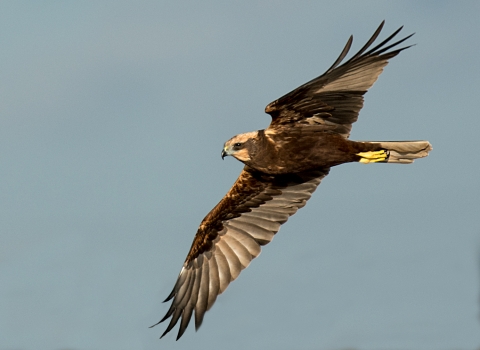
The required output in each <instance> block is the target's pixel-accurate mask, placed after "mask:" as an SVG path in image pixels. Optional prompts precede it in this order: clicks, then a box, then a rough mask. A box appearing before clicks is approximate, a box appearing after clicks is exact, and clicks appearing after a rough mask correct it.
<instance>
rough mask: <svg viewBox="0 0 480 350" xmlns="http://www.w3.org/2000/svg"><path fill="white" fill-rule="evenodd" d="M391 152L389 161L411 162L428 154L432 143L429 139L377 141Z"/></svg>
mask: <svg viewBox="0 0 480 350" xmlns="http://www.w3.org/2000/svg"><path fill="white" fill-rule="evenodd" d="M375 143H377V144H378V143H379V144H380V146H381V147H382V148H383V149H386V150H387V151H388V152H389V156H388V158H387V163H402V164H409V163H413V161H414V160H415V159H417V158H423V157H426V156H428V152H430V151H431V150H432V145H431V144H430V142H428V141H377V142H375Z"/></svg>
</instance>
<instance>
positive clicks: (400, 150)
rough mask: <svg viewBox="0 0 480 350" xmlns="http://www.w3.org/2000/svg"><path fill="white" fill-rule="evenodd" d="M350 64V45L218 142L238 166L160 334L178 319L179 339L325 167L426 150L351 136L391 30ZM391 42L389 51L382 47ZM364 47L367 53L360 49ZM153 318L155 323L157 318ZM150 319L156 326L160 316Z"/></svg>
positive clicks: (203, 228) (201, 231)
mask: <svg viewBox="0 0 480 350" xmlns="http://www.w3.org/2000/svg"><path fill="white" fill-rule="evenodd" d="M383 24H384V23H383V22H382V24H381V25H380V26H379V28H378V29H377V30H376V31H375V33H374V34H373V36H372V37H371V38H370V40H369V41H368V42H367V43H366V44H365V45H364V47H363V48H362V49H360V51H359V52H358V53H357V54H355V55H354V56H353V57H352V58H350V59H349V60H348V61H347V62H345V63H344V64H342V65H340V63H341V62H342V60H343V59H344V58H345V56H346V55H347V53H348V51H349V49H350V46H351V44H352V37H350V39H349V40H348V42H347V44H346V46H345V48H344V49H343V51H342V53H341V54H340V56H339V57H338V59H337V60H336V61H335V63H334V64H333V65H332V67H330V68H329V69H328V70H327V71H326V72H325V73H324V74H323V75H321V76H320V77H318V78H315V79H313V80H311V81H310V82H308V83H306V84H304V85H302V86H300V87H298V88H297V89H295V90H293V91H292V92H290V93H288V94H286V95H285V96H283V97H281V98H279V99H278V100H276V101H274V102H272V103H270V104H268V105H267V107H266V108H265V112H266V113H268V114H270V115H271V117H272V121H271V123H270V125H269V126H268V128H267V129H266V130H258V131H254V132H250V133H246V134H240V135H237V136H234V137H233V138H231V139H230V140H228V141H227V142H226V143H225V145H224V148H223V150H222V158H223V157H224V156H229V155H231V156H233V157H235V158H237V159H238V160H240V161H241V162H243V163H244V164H245V167H244V169H243V171H242V172H241V173H240V176H239V177H238V179H237V181H236V182H235V183H234V185H233V187H232V188H231V189H230V191H228V193H227V194H226V195H225V197H224V198H223V199H222V200H221V201H220V203H218V204H217V205H216V206H215V208H213V209H212V210H211V211H210V213H208V215H207V216H206V217H205V219H203V221H202V223H201V224H200V227H199V228H198V231H197V234H196V235H195V238H194V240H193V243H192V246H191V248H190V252H189V253H188V255H187V258H186V260H185V263H184V265H183V267H182V270H181V271H180V275H179V276H178V279H177V282H176V284H175V286H174V288H173V290H172V292H171V293H170V295H169V296H168V297H167V299H166V300H165V301H169V300H172V299H173V301H172V303H171V305H170V309H169V310H168V312H167V314H166V315H165V317H164V318H163V319H162V320H161V321H160V322H163V321H165V320H166V319H168V318H170V317H171V320H170V323H169V325H168V327H167V329H166V330H165V332H164V333H163V335H162V337H163V336H164V335H165V334H166V333H168V332H169V331H170V330H171V329H172V328H173V327H174V326H175V325H176V324H177V322H178V320H179V319H181V322H180V328H179V331H178V336H177V339H179V338H180V337H181V336H182V334H183V333H184V331H185V329H186V328H187V326H188V323H189V322H190V319H191V317H192V314H193V313H195V327H196V329H198V328H199V327H200V325H201V324H202V321H203V317H204V314H205V312H206V311H207V310H209V309H210V308H211V307H212V305H213V304H214V302H215V300H216V298H217V296H218V295H219V294H221V293H222V292H224V291H225V289H226V288H227V287H228V285H229V284H230V282H232V281H233V280H235V279H236V278H237V277H238V275H239V274H240V272H241V270H242V269H244V268H246V267H247V266H248V265H249V264H250V261H251V260H252V259H254V258H255V257H257V256H258V255H259V254H260V250H261V249H260V246H262V245H265V244H267V243H269V242H270V241H271V240H272V239H273V236H274V235H275V233H277V232H278V230H279V229H280V226H281V225H282V224H283V223H284V222H286V221H287V220H288V218H289V217H290V216H291V215H293V214H295V212H296V211H297V210H298V209H300V208H302V207H303V206H304V205H305V203H306V201H307V200H308V199H309V198H310V196H311V195H312V193H313V192H314V191H315V189H316V188H317V186H318V185H319V183H320V181H321V180H322V179H323V178H324V177H325V176H326V175H327V174H328V172H329V170H330V167H332V166H335V165H339V164H343V163H348V162H361V163H374V162H383V163H412V162H413V160H414V159H416V158H421V157H425V156H427V154H428V152H429V151H430V150H431V146H430V143H429V142H428V141H389V142H384V141H378V142H355V141H351V140H349V139H348V137H349V135H350V130H351V127H352V124H353V123H354V122H355V121H356V120H357V118H358V113H359V111H360V109H361V108H362V107H363V95H364V94H365V93H366V92H367V90H368V89H369V88H370V87H371V86H372V85H373V83H374V82H375V81H376V80H377V78H378V76H379V75H380V73H381V72H382V70H383V68H384V67H385V66H386V65H387V63H388V60H389V59H390V58H392V57H394V56H396V55H398V53H399V52H400V51H402V50H404V49H406V48H408V46H407V47H402V48H396V49H393V48H395V47H396V46H397V45H399V44H400V43H402V42H403V41H405V40H406V39H408V38H409V37H410V36H411V35H409V36H407V37H406V38H403V39H401V40H399V41H397V42H395V43H393V44H390V41H391V39H392V38H393V37H394V36H395V35H397V34H398V32H399V31H400V30H401V29H402V28H400V29H398V30H397V31H395V32H394V33H393V34H392V35H390V36H389V37H388V38H387V39H385V40H384V41H382V42H381V43H380V44H378V45H377V46H375V47H373V48H370V46H371V45H372V44H373V42H374V41H375V40H376V38H377V36H378V35H379V34H380V31H381V29H382V27H383ZM390 49H393V50H392V51H389V50H390ZM367 50H368V51H367ZM160 322H158V323H160ZM158 323H157V324H158Z"/></svg>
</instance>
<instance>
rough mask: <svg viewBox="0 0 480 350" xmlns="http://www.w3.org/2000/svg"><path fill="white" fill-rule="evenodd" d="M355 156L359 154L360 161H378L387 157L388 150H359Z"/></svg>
mask: <svg viewBox="0 0 480 350" xmlns="http://www.w3.org/2000/svg"><path fill="white" fill-rule="evenodd" d="M357 156H360V157H361V159H360V160H359V162H360V163H364V164H368V163H378V162H383V161H385V160H386V159H387V158H388V151H384V150H382V151H370V152H360V153H357Z"/></svg>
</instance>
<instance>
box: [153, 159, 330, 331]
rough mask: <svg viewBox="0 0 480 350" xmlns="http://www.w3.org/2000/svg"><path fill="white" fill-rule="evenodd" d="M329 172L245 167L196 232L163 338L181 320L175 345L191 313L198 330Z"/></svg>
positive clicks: (167, 315) (178, 280) (174, 293)
mask: <svg viewBox="0 0 480 350" xmlns="http://www.w3.org/2000/svg"><path fill="white" fill-rule="evenodd" d="M328 172H329V169H327V168H326V169H318V170H313V171H308V172H304V173H298V174H289V175H282V176H270V175H265V174H261V173H257V172H255V171H253V170H252V169H250V168H248V167H245V168H244V169H243V171H242V172H241V173H240V176H239V177H238V179H237V181H236V182H235V183H234V185H233V186H232V188H231V189H230V191H229V192H228V193H227V194H226V195H225V197H224V198H223V199H222V200H221V201H220V203H218V204H217V206H216V207H215V208H213V209H212V211H210V213H209V214H208V215H207V216H206V217H205V219H203V221H202V223H201V224H200V227H199V228H198V231H197V234H196V235H195V239H194V240H193V244H192V247H191V248H190V252H189V253H188V256H187V258H186V260H185V263H184V264H183V267H182V270H181V271H180V275H179V276H178V279H177V282H176V284H175V286H174V288H173V290H172V292H171V293H170V295H169V296H168V298H167V299H166V300H165V301H169V300H172V299H173V300H172V304H171V306H170V309H169V310H168V312H167V314H166V315H165V317H164V318H163V319H162V320H161V321H160V322H163V321H165V320H167V319H168V318H169V317H171V320H170V323H169V325H168V327H167V329H166V330H165V332H164V333H163V335H162V337H163V336H164V335H165V334H167V333H168V332H169V331H170V330H171V329H172V328H173V327H174V326H175V325H176V323H177V322H178V320H179V319H180V318H181V322H180V328H179V331H178V336H177V340H178V339H179V338H180V337H181V336H182V334H183V333H184V332H185V329H186V328H187V326H188V323H189V321H190V318H191V317H192V313H193V311H194V310H195V327H196V329H198V327H200V325H201V324H202V321H203V316H204V314H205V312H206V311H207V310H209V309H210V308H211V307H212V305H213V303H214V302H215V300H216V298H217V296H218V295H219V294H221V293H223V292H224V291H225V289H226V288H227V286H228V285H229V284H230V282H232V281H233V280H234V279H236V278H237V277H238V275H239V274H240V272H241V271H242V270H243V269H244V268H246V267H247V266H248V265H249V264H250V261H251V260H252V259H253V258H255V257H257V256H258V255H259V254H260V246H262V245H265V244H267V243H269V242H270V241H271V240H272V239H273V236H274V235H275V233H276V232H277V231H278V230H279V229H280V225H282V224H283V223H284V222H286V221H287V220H288V218H289V217H290V216H291V215H293V214H295V212H296V211H297V210H298V209H300V208H302V207H303V206H304V205H305V203H306V201H307V200H308V199H309V198H310V196H311V195H312V193H313V191H315V189H316V188H317V186H318V184H319V183H320V181H321V180H322V179H323V178H324V177H325V176H326V175H327V174H328ZM160 322H158V323H160ZM158 323H157V324H158ZM152 327H153V326H152Z"/></svg>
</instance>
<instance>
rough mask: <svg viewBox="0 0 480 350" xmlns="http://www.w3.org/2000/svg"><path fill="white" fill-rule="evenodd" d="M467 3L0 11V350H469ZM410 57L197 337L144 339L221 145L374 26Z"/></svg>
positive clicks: (471, 15)
mask: <svg viewBox="0 0 480 350" xmlns="http://www.w3.org/2000/svg"><path fill="white" fill-rule="evenodd" d="M479 18H480V3H479V2H474V1H471V2H467V1H465V2H453V1H451V2H447V1H435V2H434V1H430V2H420V3H419V2H416V1H398V2H382V1H369V2H352V1H350V2H335V3H334V2H293V1H292V2H274V1H265V2H263V1H262V2H257V1H244V2H228V3H227V2H220V1H219V2H202V5H200V4H199V2H182V3H180V2H170V3H167V2H153V1H151V2H148V1H147V2H131V3H126V2H120V1H110V2H106V1H105V2H75V3H74V2H33V1H32V2H20V1H15V2H2V3H0V47H1V48H2V49H1V50H0V62H1V64H0V193H1V196H0V240H1V243H0V281H1V283H0V349H1V350H7V349H9V350H10V349H21V350H30V349H32V350H33V349H35V350H44V349H45V350H47V349H67V348H68V349H77V350H90V349H102V350H110V349H112V350H113V349H115V350H122V349H148V350H150V349H186V348H195V349H199V350H201V349H212V348H218V349H227V348H228V349H232V350H235V349H247V348H248V349H344V348H349V347H351V348H358V349H422V350H423V349H432V350H433V349H436V350H438V349H468V350H470V349H478V348H479V347H480V323H479V316H480V307H479V298H480V293H479V289H480V211H479V208H480V199H479V198H480V185H479V181H478V179H479V172H480V157H479V156H478V150H479V149H480V142H479V141H478V136H477V134H478V131H479V130H480V116H479V113H478V111H479V109H480V94H479V91H480V88H479V87H480V69H479V62H480V40H479V39H478V33H479V32H480V20H479ZM383 19H385V20H386V25H385V28H384V34H383V36H382V37H386V36H387V35H388V34H390V33H391V32H393V31H394V30H395V29H397V28H398V27H399V26H401V25H405V29H404V31H403V33H404V34H405V35H407V34H410V33H411V32H416V35H415V36H414V37H413V38H411V39H410V40H409V43H415V44H416V46H414V47H412V48H410V49H408V50H407V51H405V52H402V53H401V54H400V55H399V56H398V57H396V58H394V59H393V60H392V62H391V63H390V64H389V65H388V66H387V67H386V69H385V71H384V73H383V74H382V75H381V77H380V79H379V80H378V81H377V83H376V84H375V86H374V87H373V88H372V89H371V91H370V92H369V93H368V94H367V95H366V103H365V107H364V109H363V110H362V112H361V114H360V118H359V121H358V123H356V124H355V125H354V128H353V132H352V138H353V139H360V140H402V139H428V140H429V141H431V143H432V144H433V147H434V150H433V152H432V153H431V155H430V156H429V157H428V158H426V159H422V160H419V161H417V162H415V164H413V165H409V166H407V165H405V166H401V165H384V164H374V165H368V166H366V165H360V164H349V165H343V166H341V167H337V168H335V169H333V170H332V171H331V173H330V175H329V176H328V177H327V178H326V179H325V180H324V181H323V182H322V184H321V186H320V187H319V189H318V190H317V192H316V193H315V195H314V196H313V198H312V199H311V200H310V201H309V203H308V205H307V206H306V207H305V208H304V209H302V210H300V211H299V212H298V213H297V214H296V215H295V216H294V217H292V218H291V219H290V220H289V222H288V223H287V224H285V225H284V226H283V227H282V229H281V230H280V232H279V233H278V234H277V236H276V237H275V239H274V241H273V242H272V243H271V244H270V245H268V246H266V247H265V249H264V250H263V252H262V254H261V256H260V257H259V258H258V259H256V260H255V261H254V262H253V263H252V264H251V265H250V267H249V268H248V269H247V270H245V271H244V272H243V273H242V274H241V276H240V277H239V278H238V280H236V281H235V282H234V283H233V284H232V285H231V286H230V287H229V288H228V290H227V291H226V292H225V294H223V295H222V296H220V297H219V299H218V301H217V303H216V304H215V306H214V307H213V309H212V310H211V311H209V312H208V313H207V314H206V316H205V320H204V324H203V326H202V328H201V329H200V331H199V332H197V333H195V332H194V331H193V327H192V326H191V327H190V328H189V329H188V330H187V332H186V334H185V335H184V336H183V338H182V339H181V340H180V341H179V342H175V335H176V334H175V333H176V329H175V331H174V332H172V334H169V335H168V336H166V337H165V338H164V339H162V340H158V337H159V336H160V334H162V332H163V330H164V327H165V326H164V325H161V326H159V327H155V328H153V329H148V326H150V325H151V324H153V323H156V322H157V321H158V320H159V319H160V318H161V317H163V315H164V313H165V312H166V311H167V309H168V305H166V304H162V303H161V301H162V300H163V299H164V298H165V297H166V296H167V295H168V293H169V292H170V290H171V288H172V286H173V284H174V282H175V279H176V277H177V274H178V272H179V270H180V268H181V265H182V263H183V260H184V258H185V256H186V254H187V252H188V249H189V247H190V244H191V241H192V239H193V236H194V234H195V232H196V229H197V227H198V224H199V223H200V221H201V219H202V218H203V217H204V216H205V215H206V214H207V213H208V211H209V210H210V209H211V208H212V207H213V206H214V205H215V204H216V203H217V202H218V201H219V200H220V199H221V197H222V196H223V195H224V194H225V193H226V191H227V190H228V188H229V187H230V186H231V184H232V183H233V182H234V181H235V179H236V177H237V176H238V173H239V172H240V169H241V168H242V165H241V164H240V163H239V162H237V161H235V160H234V159H230V158H229V159H226V160H225V161H223V162H222V160H221V158H220V151H221V148H222V145H223V142H224V141H225V140H227V139H229V138H230V137H231V136H233V135H235V134H237V133H240V132H246V131H250V130H256V129H261V128H265V127H266V126H267V125H268V123H269V116H267V115H266V114H264V113H263V109H264V107H265V105H266V104H267V103H269V102H271V101H272V100H274V99H276V98H278V97H280V96H281V95H283V94H284V93H286V92H288V91H290V90H292V89H293V88H295V87H297V86H298V85H300V84H302V83H304V82H306V81H308V80H310V79H312V78H314V77H315V76H318V75H320V74H321V73H323V72H324V71H325V70H326V69H327V68H328V67H330V65H331V64H332V63H333V61H334V60H335V59H336V57H337V56H338V54H339V52H340V51H341V49H342V48H343V46H344V44H345V42H346V40H347V39H348V37H349V35H350V34H353V35H354V43H353V51H355V50H358V49H359V48H360V47H361V46H362V45H363V44H364V43H365V41H366V40H367V39H368V38H369V37H370V36H371V34H372V33H373V31H374V30H375V29H376V28H377V26H378V25H379V24H380V22H381V21H382V20H383Z"/></svg>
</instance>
